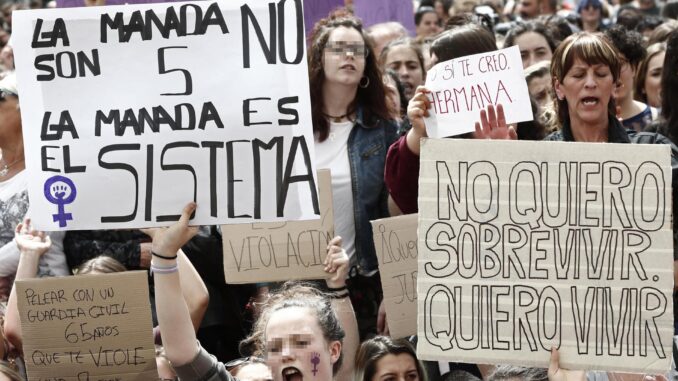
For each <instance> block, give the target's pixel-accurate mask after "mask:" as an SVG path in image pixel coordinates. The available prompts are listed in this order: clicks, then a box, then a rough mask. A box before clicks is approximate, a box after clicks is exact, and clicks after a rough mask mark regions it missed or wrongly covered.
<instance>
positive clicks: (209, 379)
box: [151, 203, 359, 381]
mask: <svg viewBox="0 0 678 381" xmlns="http://www.w3.org/2000/svg"><path fill="white" fill-rule="evenodd" d="M195 209H196V204H195V203H190V204H188V205H187V206H186V207H185V208H184V210H183V212H182V214H181V218H180V219H179V221H178V222H177V223H175V224H174V225H172V226H171V227H169V228H166V229H156V230H155V231H154V234H153V244H152V245H153V260H152V263H151V270H152V271H153V273H154V274H155V293H156V310H157V314H158V321H159V323H160V330H161V332H162V339H163V345H164V347H165V352H166V355H167V358H168V359H169V360H170V362H171V363H172V365H173V366H174V369H175V371H176V373H177V375H178V376H179V379H180V380H185V381H191V380H202V381H219V380H235V378H234V377H233V376H232V375H231V374H230V373H229V372H228V371H227V367H226V366H225V365H224V364H222V363H220V362H218V361H217V359H216V358H215V357H214V356H212V355H210V354H209V353H207V352H206V351H205V350H204V349H203V348H202V347H201V346H200V343H199V342H198V341H197V339H196V336H195V331H194V330H193V325H192V324H191V318H190V315H189V312H188V308H187V307H186V302H185V301H184V300H183V298H182V297H181V284H180V281H179V273H178V267H177V259H176V258H177V252H178V251H179V249H180V248H181V247H182V246H183V245H184V244H185V243H186V242H188V240H190V239H191V237H193V236H194V235H195V234H196V233H197V227H189V226H188V223H189V220H190V216H191V214H192V213H193V211H194V210H195ZM324 264H325V272H326V273H327V276H328V278H327V279H326V283H327V288H328V290H329V291H328V292H327V293H323V292H321V291H318V290H317V289H315V288H313V287H311V286H304V285H298V284H297V285H291V286H287V287H284V288H283V289H282V290H281V291H280V292H278V293H276V294H274V295H272V296H271V297H270V299H269V300H268V301H267V302H266V304H265V306H264V307H263V309H262V312H261V315H260V316H259V318H258V320H257V322H256V323H255V327H254V330H253V333H252V337H251V338H250V341H251V342H252V343H254V344H255V348H256V352H257V353H256V354H263V356H264V358H265V360H266V364H267V365H268V366H269V367H270V369H271V373H272V376H273V380H274V381H303V380H304V379H306V380H313V381H332V380H333V379H334V378H335V377H336V379H339V380H348V379H351V376H352V373H353V358H354V357H355V353H356V350H357V348H358V343H359V339H358V328H357V323H356V319H355V314H354V312H353V307H352V306H351V302H350V300H349V299H348V291H347V289H346V276H347V274H348V264H349V260H348V256H347V255H346V252H345V251H344V250H343V249H342V242H341V238H340V237H335V238H334V239H332V241H330V243H329V245H328V247H327V257H326V259H325V263H324ZM344 358H346V361H342V360H343V359H344Z"/></svg>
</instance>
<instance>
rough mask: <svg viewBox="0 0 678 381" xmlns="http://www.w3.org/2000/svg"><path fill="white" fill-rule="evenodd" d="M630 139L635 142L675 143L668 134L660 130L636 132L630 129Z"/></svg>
mask: <svg viewBox="0 0 678 381" xmlns="http://www.w3.org/2000/svg"><path fill="white" fill-rule="evenodd" d="M628 134H629V139H630V140H631V143H633V144H673V142H672V141H671V140H670V139H669V138H667V137H666V136H664V135H662V134H660V133H659V132H650V131H643V132H636V131H628Z"/></svg>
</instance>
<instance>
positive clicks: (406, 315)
mask: <svg viewBox="0 0 678 381" xmlns="http://www.w3.org/2000/svg"><path fill="white" fill-rule="evenodd" d="M417 220H418V215H417V214H407V215H404V216H397V217H389V218H382V219H380V220H374V221H372V232H373V234H374V248H375V249H376V251H377V258H378V259H379V274H380V278H381V285H382V287H381V288H382V290H384V308H386V321H387V322H388V329H389V332H390V333H389V335H390V336H391V337H407V336H412V335H416V334H417Z"/></svg>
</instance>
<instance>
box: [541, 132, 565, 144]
mask: <svg viewBox="0 0 678 381" xmlns="http://www.w3.org/2000/svg"><path fill="white" fill-rule="evenodd" d="M563 140H564V138H563V133H562V132H561V131H560V130H557V131H553V132H551V133H550V134H548V135H546V137H545V138H544V141H551V142H562V141H563Z"/></svg>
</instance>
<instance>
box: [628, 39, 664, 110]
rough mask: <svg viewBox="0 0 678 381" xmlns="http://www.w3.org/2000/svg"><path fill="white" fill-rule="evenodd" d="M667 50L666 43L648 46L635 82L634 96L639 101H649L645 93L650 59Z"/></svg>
mask: <svg viewBox="0 0 678 381" xmlns="http://www.w3.org/2000/svg"><path fill="white" fill-rule="evenodd" d="M661 52H666V43H665V42H658V43H656V44H652V45H650V46H648V47H647V55H646V56H645V58H644V59H643V60H642V61H640V64H639V65H638V70H637V71H636V79H635V83H634V86H633V87H634V88H635V92H634V93H633V94H634V97H635V98H636V100H637V101H640V102H643V103H647V94H646V93H645V80H646V79H647V70H648V69H649V66H650V61H651V60H652V58H654V57H655V56H656V55H657V54H659V53H661Z"/></svg>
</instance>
